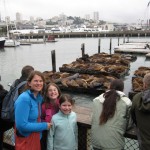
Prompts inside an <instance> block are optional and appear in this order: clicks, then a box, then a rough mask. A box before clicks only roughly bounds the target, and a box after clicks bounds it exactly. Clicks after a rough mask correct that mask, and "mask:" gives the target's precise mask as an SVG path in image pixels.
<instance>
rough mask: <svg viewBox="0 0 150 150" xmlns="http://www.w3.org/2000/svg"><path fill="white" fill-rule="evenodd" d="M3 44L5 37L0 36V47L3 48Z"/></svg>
mask: <svg viewBox="0 0 150 150" xmlns="http://www.w3.org/2000/svg"><path fill="white" fill-rule="evenodd" d="M4 44H5V38H4V37H0V48H4Z"/></svg>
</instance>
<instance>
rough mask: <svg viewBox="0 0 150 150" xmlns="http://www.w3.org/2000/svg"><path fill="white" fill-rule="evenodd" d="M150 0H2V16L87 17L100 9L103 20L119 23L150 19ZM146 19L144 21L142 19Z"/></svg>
mask: <svg viewBox="0 0 150 150" xmlns="http://www.w3.org/2000/svg"><path fill="white" fill-rule="evenodd" d="M149 1H150V0H53V1H52V0H0V13H1V17H2V19H4V17H5V16H10V18H11V20H15V19H16V12H19V13H21V14H22V18H23V19H24V20H29V18H30V16H33V17H34V18H37V17H41V18H43V19H49V18H52V17H54V16H59V15H60V14H62V13H64V14H65V15H66V16H73V17H74V16H77V17H81V18H84V17H85V15H87V14H89V15H90V18H91V19H92V18H93V12H95V11H98V12H99V19H100V20H104V21H111V22H118V23H137V22H146V20H147V19H150V13H149V12H150V10H149V9H150V6H149V7H147V5H148V3H149ZM142 20H144V21H142Z"/></svg>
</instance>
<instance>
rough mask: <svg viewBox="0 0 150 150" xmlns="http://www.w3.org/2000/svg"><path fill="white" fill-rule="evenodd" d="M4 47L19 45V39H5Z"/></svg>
mask: <svg viewBox="0 0 150 150" xmlns="http://www.w3.org/2000/svg"><path fill="white" fill-rule="evenodd" d="M4 46H5V47H16V46H20V41H17V40H15V39H6V41H5V44H4Z"/></svg>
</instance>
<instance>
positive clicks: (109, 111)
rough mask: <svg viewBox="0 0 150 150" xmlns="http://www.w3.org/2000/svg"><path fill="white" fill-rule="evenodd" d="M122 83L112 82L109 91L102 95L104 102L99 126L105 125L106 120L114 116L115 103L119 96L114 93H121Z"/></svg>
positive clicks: (118, 80) (120, 81)
mask: <svg viewBox="0 0 150 150" xmlns="http://www.w3.org/2000/svg"><path fill="white" fill-rule="evenodd" d="M123 89H124V83H123V81H122V80H121V79H116V80H113V81H112V82H111V84H110V90H109V91H108V92H105V93H104V98H105V101H104V103H103V109H102V113H101V115H100V124H105V123H106V122H107V121H108V119H110V118H112V117H113V116H114V114H115V110H116V103H117V100H119V98H120V96H119V95H118V93H117V92H116V90H118V91H123Z"/></svg>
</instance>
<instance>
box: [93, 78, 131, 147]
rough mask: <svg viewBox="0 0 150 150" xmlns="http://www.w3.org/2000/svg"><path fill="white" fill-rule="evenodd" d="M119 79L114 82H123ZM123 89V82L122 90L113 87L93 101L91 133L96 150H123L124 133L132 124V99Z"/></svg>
mask: <svg viewBox="0 0 150 150" xmlns="http://www.w3.org/2000/svg"><path fill="white" fill-rule="evenodd" d="M117 81H118V82H117ZM117 81H114V82H113V83H112V84H120V82H121V83H122V81H121V80H117ZM116 90H118V91H116ZM122 91H123V83H122V90H120V89H117V88H114V89H113V88H111V89H110V90H109V91H107V92H106V93H104V94H101V95H100V96H98V97H97V98H95V99H94V101H93V115H92V128H91V134H92V146H93V148H94V150H97V149H98V150H99V149H102V150H103V149H105V150H107V149H113V150H121V149H123V148H124V144H125V142H124V133H125V131H126V129H127V126H128V127H130V126H131V122H130V121H131V120H130V114H129V111H130V106H131V101H130V99H128V98H127V97H126V96H125V94H124V93H123V92H122ZM109 92H110V93H109ZM114 95H116V96H114ZM108 97H109V98H110V99H108V103H107V100H106V99H107V98H108ZM111 99H114V101H113V100H112V101H111ZM104 105H105V106H104ZM104 107H105V109H104ZM112 110H113V111H112Z"/></svg>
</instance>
